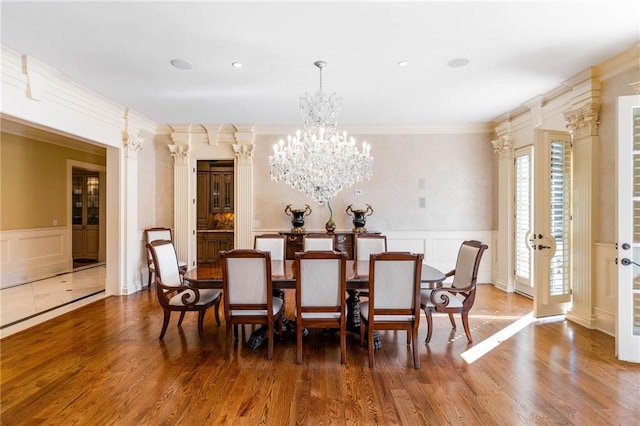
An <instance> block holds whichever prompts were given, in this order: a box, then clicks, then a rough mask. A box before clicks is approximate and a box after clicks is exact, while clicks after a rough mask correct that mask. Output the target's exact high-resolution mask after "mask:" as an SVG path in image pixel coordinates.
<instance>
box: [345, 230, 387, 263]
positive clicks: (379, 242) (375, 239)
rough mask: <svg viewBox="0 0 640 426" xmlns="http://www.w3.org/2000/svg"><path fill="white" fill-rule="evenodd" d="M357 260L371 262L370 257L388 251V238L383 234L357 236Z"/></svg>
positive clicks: (355, 243)
mask: <svg viewBox="0 0 640 426" xmlns="http://www.w3.org/2000/svg"><path fill="white" fill-rule="evenodd" d="M353 241H354V246H355V247H354V248H355V250H354V251H355V258H356V260H362V261H365V262H368V261H369V256H371V255H372V254H376V253H382V252H385V251H387V236H386V235H382V234H355V237H354V240H353Z"/></svg>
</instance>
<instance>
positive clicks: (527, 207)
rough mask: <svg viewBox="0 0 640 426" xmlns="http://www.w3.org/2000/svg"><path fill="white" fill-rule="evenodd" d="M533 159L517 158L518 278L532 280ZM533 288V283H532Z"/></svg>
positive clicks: (524, 156)
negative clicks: (530, 239) (530, 247)
mask: <svg viewBox="0 0 640 426" xmlns="http://www.w3.org/2000/svg"><path fill="white" fill-rule="evenodd" d="M530 185H531V157H530V156H529V155H528V154H527V155H521V156H518V157H516V207H515V212H516V262H515V266H516V276H518V277H521V278H524V279H527V280H530V279H531V250H530V249H529V246H528V244H527V239H528V235H529V233H530V231H531V230H530V229H529V228H530V224H531V186H530ZM531 285H532V286H533V282H531Z"/></svg>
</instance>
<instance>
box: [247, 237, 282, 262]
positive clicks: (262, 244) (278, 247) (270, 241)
mask: <svg viewBox="0 0 640 426" xmlns="http://www.w3.org/2000/svg"><path fill="white" fill-rule="evenodd" d="M253 248H254V249H256V250H261V251H268V252H270V253H271V260H284V257H285V253H286V251H285V238H284V235H278V234H262V235H256V236H255V237H254V239H253Z"/></svg>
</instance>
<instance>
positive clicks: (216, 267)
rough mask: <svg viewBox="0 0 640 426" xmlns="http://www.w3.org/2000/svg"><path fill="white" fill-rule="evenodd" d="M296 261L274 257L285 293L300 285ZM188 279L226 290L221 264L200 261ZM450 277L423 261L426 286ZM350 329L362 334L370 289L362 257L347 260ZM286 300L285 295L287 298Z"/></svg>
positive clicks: (252, 343) (252, 342)
mask: <svg viewBox="0 0 640 426" xmlns="http://www.w3.org/2000/svg"><path fill="white" fill-rule="evenodd" d="M294 262H295V261H294V260H272V261H271V282H272V284H273V289H274V290H279V291H280V292H281V294H282V295H284V290H286V289H295V288H296V277H295V267H294ZM183 278H184V280H185V281H186V282H187V283H188V284H189V285H190V286H192V287H196V288H214V289H222V266H221V264H219V263H211V264H209V263H207V264H198V266H197V267H195V268H193V269H190V270H188V271H187V272H186V273H185V274H184V276H183ZM445 278H446V276H445V274H444V273H443V272H442V271H440V270H439V269H437V268H435V267H433V266H431V265H428V264H426V263H423V264H422V274H421V277H420V282H421V287H422V289H434V288H438V287H441V286H442V283H443V282H444V280H445ZM346 282H347V293H348V295H349V297H347V300H346V305H347V330H349V331H352V332H356V333H358V332H359V331H360V292H361V291H363V290H368V289H369V262H368V261H362V260H347V276H346ZM283 300H284V297H283ZM283 328H284V329H286V330H287V331H292V332H295V321H293V320H287V321H285V325H283ZM263 340H264V333H263V330H261V329H260V330H256V331H255V332H254V333H252V336H251V338H250V339H249V341H248V342H247V345H248V346H249V347H251V348H254V349H255V348H257V347H258V346H260V345H261V344H262V343H263ZM374 347H375V348H376V349H379V348H381V347H382V343H381V342H380V339H379V337H378V336H375V338H374Z"/></svg>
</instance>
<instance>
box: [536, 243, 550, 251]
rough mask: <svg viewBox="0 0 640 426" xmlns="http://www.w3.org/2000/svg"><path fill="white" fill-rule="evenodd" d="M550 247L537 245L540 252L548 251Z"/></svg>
mask: <svg viewBox="0 0 640 426" xmlns="http://www.w3.org/2000/svg"><path fill="white" fill-rule="evenodd" d="M550 248H551V247H550V246H543V245H542V244H538V250H542V249H550Z"/></svg>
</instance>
